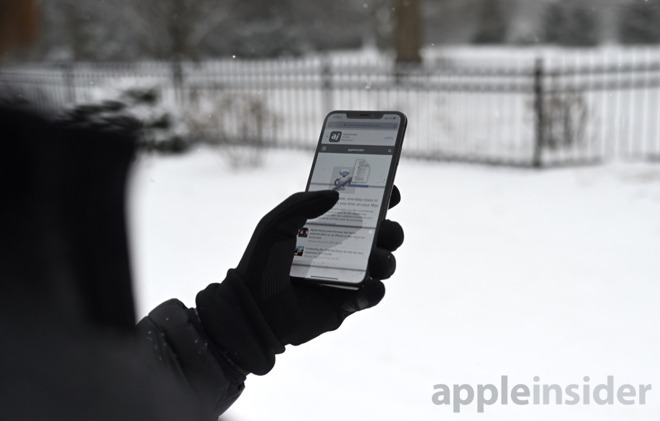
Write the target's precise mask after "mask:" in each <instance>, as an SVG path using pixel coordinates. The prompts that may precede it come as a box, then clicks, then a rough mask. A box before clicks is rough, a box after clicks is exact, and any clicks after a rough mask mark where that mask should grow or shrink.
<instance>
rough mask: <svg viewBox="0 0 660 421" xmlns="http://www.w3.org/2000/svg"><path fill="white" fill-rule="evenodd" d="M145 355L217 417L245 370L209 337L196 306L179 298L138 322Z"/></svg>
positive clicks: (232, 397) (237, 390)
mask: <svg viewBox="0 0 660 421" xmlns="http://www.w3.org/2000/svg"><path fill="white" fill-rule="evenodd" d="M137 334H138V340H139V343H140V344H142V345H144V347H145V349H146V351H147V355H148V356H149V357H148V358H151V356H153V359H154V360H155V361H157V362H158V364H159V365H160V366H162V367H163V368H165V369H166V370H168V371H170V372H171V373H173V374H174V375H175V376H176V377H177V378H179V379H180V380H181V381H182V382H185V383H187V384H188V385H189V386H190V388H191V389H192V390H193V391H194V392H195V394H196V395H197V396H198V397H199V398H200V399H201V401H202V404H203V405H204V406H205V407H206V408H207V410H208V411H209V412H210V413H211V414H212V415H213V416H215V417H216V418H217V417H218V416H219V415H220V414H222V413H223V412H225V411H226V410H227V408H229V407H230V406H231V405H232V404H233V403H234V402H235V401H236V399H238V397H239V396H240V394H241V392H242V391H243V389H244V387H245V386H244V382H245V374H246V373H245V372H244V371H243V370H242V369H241V368H239V367H237V366H236V365H235V364H234V363H233V362H232V361H231V360H230V359H229V358H227V357H226V356H225V355H224V354H223V353H222V352H221V351H220V350H218V349H217V348H215V346H214V345H213V344H212V343H211V342H210V341H209V340H208V338H207V336H206V334H205V332H204V330H203V328H202V326H201V324H200V322H199V318H198V316H197V313H196V310H195V309H189V308H187V307H185V306H184V304H183V303H182V302H180V301H179V300H169V301H166V302H164V303H163V304H161V305H159V306H158V307H156V308H155V309H154V310H153V311H151V312H150V313H149V315H148V316H146V317H145V318H143V319H142V320H141V321H140V322H139V323H138V325H137Z"/></svg>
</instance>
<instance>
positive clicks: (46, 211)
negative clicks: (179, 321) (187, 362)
mask: <svg viewBox="0 0 660 421" xmlns="http://www.w3.org/2000/svg"><path fill="white" fill-rule="evenodd" d="M0 139H1V140H0V197H2V205H1V206H0V305H2V307H4V308H12V310H11V311H12V312H16V311H20V312H31V313H30V314H33V313H40V312H45V314H49V315H51V316H49V317H52V315H55V316H56V315H58V314H61V315H62V316H67V317H68V316H72V315H73V317H75V318H82V319H83V320H91V321H92V322H95V323H97V324H100V325H103V326H112V327H117V328H132V327H133V326H134V322H135V314H134V304H133V296H132V290H131V276H130V267H129V255H128V246H127V233H126V217H125V188H126V179H127V172H128V168H129V164H130V162H131V160H132V157H133V155H134V151H135V142H134V141H133V139H132V138H131V137H130V136H128V135H125V134H119V133H116V132H110V131H103V130H98V129H93V128H80V127H77V128H71V127H65V126H64V125H62V124H55V123H52V122H49V121H47V120H46V119H44V118H41V117H39V116H37V115H36V114H34V113H29V112H24V111H17V110H13V109H10V108H6V107H4V108H3V107H0ZM0 311H2V310H1V309H0ZM65 318H66V317H65Z"/></svg>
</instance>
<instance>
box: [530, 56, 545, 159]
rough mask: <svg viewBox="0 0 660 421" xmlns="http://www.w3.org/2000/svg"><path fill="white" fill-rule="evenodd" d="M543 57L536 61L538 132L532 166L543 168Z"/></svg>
mask: <svg viewBox="0 0 660 421" xmlns="http://www.w3.org/2000/svg"><path fill="white" fill-rule="evenodd" d="M544 77H545V75H544V69H543V59H542V58H541V57H538V58H536V60H535V61H534V114H535V117H536V122H535V123H536V126H535V127H536V133H535V137H536V138H535V140H534V155H533V156H532V166H533V167H534V168H541V166H542V165H543V145H544V144H545V139H544V136H545V127H544V126H545V116H544V114H543V95H544V92H543V78H544Z"/></svg>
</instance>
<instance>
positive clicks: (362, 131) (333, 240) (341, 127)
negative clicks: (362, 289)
mask: <svg viewBox="0 0 660 421" xmlns="http://www.w3.org/2000/svg"><path fill="white" fill-rule="evenodd" d="M406 123H407V119H406V116H405V115H404V114H403V113H400V112H397V111H378V112H365V111H333V112H331V113H330V114H328V116H327V117H326V118H325V122H324V124H323V129H322V131H321V137H320V139H319V143H318V146H317V149H316V154H315V157H314V163H313V164H312V170H311V173H310V176H309V180H308V182H307V191H316V190H326V189H332V190H336V191H337V192H339V201H338V202H337V204H336V205H335V206H334V207H333V208H332V209H330V210H329V211H328V212H327V213H325V214H324V215H322V216H320V217H319V218H315V219H310V220H308V221H307V223H306V224H305V226H304V227H303V228H302V229H300V230H299V232H298V238H297V242H296V249H295V252H294V258H293V265H292V266H291V276H292V277H294V278H300V279H305V280H311V281H316V282H318V283H321V284H327V285H333V286H342V287H347V288H358V287H359V285H360V283H362V282H363V281H364V280H365V279H366V278H367V276H368V267H367V264H368V261H369V255H370V254H371V250H372V249H373V246H374V243H375V240H376V234H377V232H378V226H379V224H380V222H381V221H382V220H383V219H384V218H385V213H386V211H387V205H388V203H389V197H390V194H391V192H392V186H393V184H394V175H395V172H396V167H397V165H398V162H399V157H400V155H401V146H402V142H403V136H404V133H405V129H406Z"/></svg>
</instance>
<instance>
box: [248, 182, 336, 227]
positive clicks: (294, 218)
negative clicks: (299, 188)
mask: <svg viewBox="0 0 660 421" xmlns="http://www.w3.org/2000/svg"><path fill="white" fill-rule="evenodd" d="M337 200H339V193H337V192H336V191H334V190H320V191H314V192H299V193H295V194H293V195H291V196H289V198H287V199H286V200H285V201H284V202H282V203H280V204H279V205H278V206H277V207H276V208H275V209H273V210H272V211H270V212H269V213H268V214H267V215H266V216H264V218H263V219H262V220H261V222H260V223H259V226H258V227H257V230H259V229H261V230H262V231H269V230H272V229H277V230H280V231H282V232H284V233H285V234H288V235H293V236H295V235H296V233H297V231H298V229H300V228H302V226H303V225H304V224H305V221H307V220H308V219H313V218H317V217H319V216H321V215H323V214H324V213H326V212H327V211H329V210H330V209H331V208H332V207H333V206H334V205H335V204H336V203H337Z"/></svg>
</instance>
